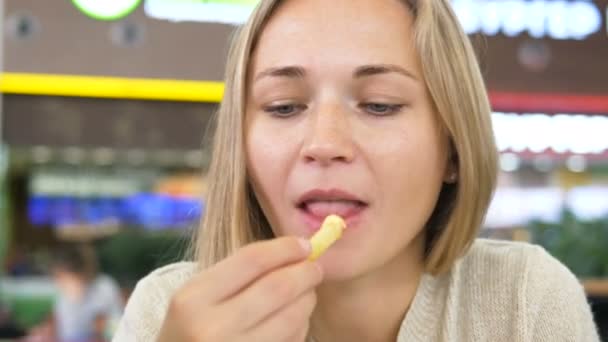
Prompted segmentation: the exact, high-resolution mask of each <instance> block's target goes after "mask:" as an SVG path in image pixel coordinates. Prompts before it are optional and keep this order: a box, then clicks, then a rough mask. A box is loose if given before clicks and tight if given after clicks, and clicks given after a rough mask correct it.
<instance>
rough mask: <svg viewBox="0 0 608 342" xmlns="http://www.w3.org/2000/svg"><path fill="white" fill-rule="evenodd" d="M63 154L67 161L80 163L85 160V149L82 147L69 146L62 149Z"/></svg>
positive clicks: (75, 163)
mask: <svg viewBox="0 0 608 342" xmlns="http://www.w3.org/2000/svg"><path fill="white" fill-rule="evenodd" d="M61 156H62V158H63V160H64V161H65V162H66V163H68V164H74V165H78V164H80V163H82V161H83V160H84V150H83V149H82V148H80V147H68V148H66V149H64V150H63V151H62V153H61Z"/></svg>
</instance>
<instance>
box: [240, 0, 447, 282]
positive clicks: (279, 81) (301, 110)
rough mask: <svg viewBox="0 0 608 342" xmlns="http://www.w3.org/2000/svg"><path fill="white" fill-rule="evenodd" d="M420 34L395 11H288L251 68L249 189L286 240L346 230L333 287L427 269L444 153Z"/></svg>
mask: <svg viewBox="0 0 608 342" xmlns="http://www.w3.org/2000/svg"><path fill="white" fill-rule="evenodd" d="M412 25H413V17H412V15H411V14H410V12H409V10H408V8H407V7H406V6H405V5H404V4H403V3H402V2H401V1H398V0H383V1H378V0H332V1H327V0H298V1H286V2H285V3H283V4H282V5H281V6H280V7H279V8H278V10H277V11H276V13H275V14H274V15H273V17H272V18H271V20H270V21H269V22H268V24H267V26H266V27H265V29H264V30H263V32H262V35H261V37H260V40H259V42H258V44H257V48H256V50H255V51H254V54H253V56H252V61H251V64H250V66H249V75H248V79H249V81H248V94H247V109H246V149H247V151H246V152H247V156H248V157H247V166H248V172H249V175H250V179H251V182H252V184H253V188H254V190H255V193H256V196H257V198H258V200H259V202H260V205H261V206H262V209H263V210H264V213H265V215H266V216H267V218H268V220H269V222H270V224H271V226H272V229H273V230H274V233H275V234H276V235H278V236H281V235H296V236H304V237H309V236H311V235H312V234H313V233H314V232H315V231H316V230H317V229H318V228H319V226H320V224H321V222H322V221H323V219H324V218H325V217H326V216H327V215H329V214H338V215H340V216H342V217H343V218H345V219H346V222H347V226H348V228H347V230H346V231H345V232H344V235H343V237H342V239H341V240H339V241H338V242H337V243H336V244H335V245H334V246H333V247H332V248H330V249H329V250H328V252H327V253H326V254H325V255H323V257H321V259H320V263H321V264H322V265H323V267H324V270H325V274H326V279H333V280H346V279H350V278H353V277H358V276H361V275H364V274H366V273H367V272H371V271H373V270H374V269H377V268H379V267H381V266H382V265H385V264H387V263H388V262H390V261H392V260H395V258H398V257H400V256H401V257H405V258H418V260H421V256H420V255H419V254H420V251H421V241H422V240H423V239H417V237H420V236H421V234H420V233H421V231H422V230H423V227H424V225H425V223H426V221H427V219H428V218H429V216H430V214H431V212H432V210H433V208H434V207H435V203H436V201H437V198H438V194H439V191H440V189H441V186H442V182H443V180H444V178H445V176H446V175H445V174H446V168H447V159H448V156H447V145H448V144H447V138H446V137H445V136H444V135H443V134H442V132H441V129H440V126H439V124H438V122H437V120H436V117H435V114H434V112H433V107H432V104H431V100H430V98H429V94H428V93H427V91H426V87H425V83H424V80H423V78H422V70H421V67H420V64H419V61H418V58H417V51H416V50H415V47H414V42H413V39H412V34H413V31H412V30H413V28H412ZM408 251H409V252H411V253H408ZM413 251H415V252H413ZM412 253H415V254H416V255H412ZM410 260H411V259H410Z"/></svg>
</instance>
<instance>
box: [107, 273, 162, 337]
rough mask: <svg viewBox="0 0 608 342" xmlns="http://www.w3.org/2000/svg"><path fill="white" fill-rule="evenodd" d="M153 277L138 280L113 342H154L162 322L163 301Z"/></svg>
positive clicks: (155, 279)
mask: <svg viewBox="0 0 608 342" xmlns="http://www.w3.org/2000/svg"><path fill="white" fill-rule="evenodd" d="M158 281H159V279H157V277H156V276H154V275H149V276H148V277H146V278H144V279H142V280H140V281H139V282H138V283H137V286H136V287H135V290H134V291H133V293H132V294H131V297H130V298H129V301H128V303H127V306H126V308H125V311H124V315H123V316H122V319H121V320H120V323H119V324H118V328H117V330H116V332H115V333H114V338H113V339H112V341H113V342H127V341H129V342H135V341H142V342H144V341H146V342H147V341H155V340H156V338H157V335H158V333H159V330H160V328H161V325H162V323H163V320H164V311H165V310H163V309H162V308H161V306H162V303H163V302H164V301H165V300H164V298H162V297H163V296H162V293H161V292H160V290H159V289H160V288H161V287H160V286H158V285H159V284H157V282H158Z"/></svg>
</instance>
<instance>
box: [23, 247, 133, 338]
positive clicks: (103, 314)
mask: <svg viewBox="0 0 608 342" xmlns="http://www.w3.org/2000/svg"><path fill="white" fill-rule="evenodd" d="M51 268H52V269H51V271H52V276H53V280H54V283H55V285H56V286H57V290H58V291H57V298H56V302H55V307H54V310H53V317H52V319H51V321H50V322H48V323H49V324H48V325H47V328H49V329H47V331H46V333H49V334H51V335H52V336H53V337H51V338H49V340H59V341H62V342H72V341H73V342H80V341H105V340H106V335H107V334H108V333H109V332H110V331H112V329H113V324H114V323H115V322H118V319H119V318H120V316H121V315H122V311H123V305H124V303H123V299H122V295H121V292H120V288H119V286H118V284H117V283H116V282H115V281H114V279H112V278H111V277H109V276H107V275H104V274H101V273H99V272H98V268H97V257H96V255H95V250H94V249H93V248H92V247H91V246H88V245H63V246H61V247H60V248H58V249H57V251H56V253H55V255H54V256H53V262H52V265H51ZM36 330H37V332H38V333H39V332H42V335H44V329H36ZM32 335H34V336H35V335H36V332H35V333H33V334H32Z"/></svg>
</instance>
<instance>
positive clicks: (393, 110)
mask: <svg viewBox="0 0 608 342" xmlns="http://www.w3.org/2000/svg"><path fill="white" fill-rule="evenodd" d="M372 106H382V107H386V110H387V111H388V112H382V113H378V112H375V111H374V110H372V109H371V107H372ZM403 107H405V105H403V104H388V103H379V102H367V103H361V104H360V105H359V108H361V109H362V110H364V111H365V112H366V113H368V114H371V115H374V116H390V115H393V114H397V113H398V112H399V111H401V109H403ZM376 109H378V108H376Z"/></svg>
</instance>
